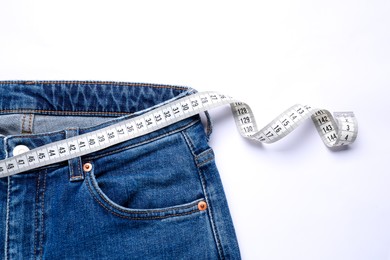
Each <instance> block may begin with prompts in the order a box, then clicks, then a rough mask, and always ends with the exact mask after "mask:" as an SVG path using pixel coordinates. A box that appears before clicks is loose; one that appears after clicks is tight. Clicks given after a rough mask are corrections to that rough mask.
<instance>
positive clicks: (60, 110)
mask: <svg viewBox="0 0 390 260" xmlns="http://www.w3.org/2000/svg"><path fill="white" fill-rule="evenodd" d="M194 92H196V90H194V89H192V88H189V87H183V86H170V85H159V84H144V83H126V82H99V81H95V82H93V81H0V97H1V98H0V158H1V159H4V158H6V157H10V156H13V149H14V148H15V147H16V146H17V145H25V146H27V147H28V148H29V149H34V148H36V147H39V146H42V145H45V144H48V143H51V142H54V141H59V140H62V139H65V138H70V137H72V136H75V135H80V134H83V133H87V132H91V131H94V130H98V129H100V128H103V127H105V126H109V125H110V124H113V123H116V122H119V121H121V120H125V119H128V118H130V117H134V116H137V115H139V114H142V113H144V112H146V111H148V110H150V109H153V108H157V107H158V106H161V105H163V104H165V103H168V102H171V101H173V100H175V99H179V98H181V97H184V96H186V95H190V94H192V93H194ZM77 120H78V121H77ZM195 120H199V118H198V117H196V118H195V117H192V118H188V119H185V120H183V121H180V122H178V123H175V124H173V125H171V126H168V127H166V128H165V129H160V130H158V131H156V132H153V133H151V134H148V135H147V136H143V137H139V138H137V140H130V141H128V142H130V143H138V142H143V141H145V140H147V139H152V138H156V137H157V136H160V135H164V134H166V133H169V132H172V131H177V130H180V129H182V128H184V127H186V126H188V125H191V124H193V122H194V121H195ZM75 122H78V123H75ZM78 124H79V125H80V126H78ZM45 129H47V130H45ZM120 145H121V144H119V146H120ZM124 145H127V146H128V145H129V143H127V142H126V144H124ZM108 149H110V148H108ZM115 149H118V147H116V148H115ZM106 152H107V151H106ZM97 153H99V152H97ZM90 156H93V154H91V155H90Z"/></svg>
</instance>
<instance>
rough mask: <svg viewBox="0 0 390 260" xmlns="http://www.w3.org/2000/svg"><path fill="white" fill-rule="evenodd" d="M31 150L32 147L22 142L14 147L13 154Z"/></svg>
mask: <svg viewBox="0 0 390 260" xmlns="http://www.w3.org/2000/svg"><path fill="white" fill-rule="evenodd" d="M28 151H30V148H28V147H27V146H25V145H23V144H20V145H17V146H15V147H14V150H13V151H12V154H13V155H14V156H16V155H19V154H22V153H25V152H28Z"/></svg>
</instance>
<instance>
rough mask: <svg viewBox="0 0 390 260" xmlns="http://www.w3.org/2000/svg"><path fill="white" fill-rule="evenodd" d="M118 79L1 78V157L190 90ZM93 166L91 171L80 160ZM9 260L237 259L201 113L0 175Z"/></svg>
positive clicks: (1, 229)
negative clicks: (58, 160) (99, 148)
mask: <svg viewBox="0 0 390 260" xmlns="http://www.w3.org/2000/svg"><path fill="white" fill-rule="evenodd" d="M193 92H194V90H193V89H191V88H187V87H178V86H167V85H153V84H135V83H114V82H31V81H29V82H28V81H10V82H0V158H1V159H4V158H7V157H10V156H13V151H14V148H15V147H16V146H18V145H25V146H27V147H28V148H29V149H33V148H36V147H39V146H41V145H45V144H47V143H50V142H53V141H58V140H63V139H66V138H70V137H73V136H76V135H79V134H83V133H87V132H90V131H94V130H97V129H100V128H102V127H105V126H109V125H110V124H113V123H116V122H119V121H121V120H125V119H128V118H130V117H134V116H136V115H139V114H142V113H144V112H145V111H148V110H150V109H152V108H156V107H158V106H160V105H162V104H164V103H167V102H170V101H172V100H175V99H178V98H180V97H183V96H186V95H189V94H191V93H193ZM86 163H90V164H91V165H92V170H86V169H85V168H84V167H83V165H85V164H86ZM0 223H1V225H0V237H1V239H0V249H2V250H4V251H3V253H2V254H1V255H2V257H1V258H2V259H240V254H239V249H238V244H237V240H236V236H235V232H234V228H233V224H232V220H231V217H230V213H229V209H228V205H227V202H226V198H225V194H224V191H223V187H222V184H221V180H220V178H219V174H218V171H217V168H216V165H215V161H214V154H213V151H212V149H211V148H210V147H209V146H208V143H207V136H206V134H205V131H204V127H203V125H202V123H201V121H200V117H199V116H193V117H190V118H187V119H185V120H182V121H180V122H177V123H175V124H173V125H170V126H168V127H165V128H163V129H160V130H157V131H155V132H152V133H150V134H148V135H145V136H141V137H138V138H135V139H132V140H129V141H126V142H124V143H121V144H118V145H115V146H112V147H109V148H107V149H104V150H102V151H98V152H94V153H91V154H88V155H85V156H82V157H78V158H74V159H71V160H69V161H66V162H62V163H57V164H53V165H49V166H46V167H43V168H40V169H37V170H32V171H29V172H24V173H20V174H17V175H14V176H11V177H7V178H1V179H0Z"/></svg>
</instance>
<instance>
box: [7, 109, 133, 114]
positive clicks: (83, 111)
mask: <svg viewBox="0 0 390 260" xmlns="http://www.w3.org/2000/svg"><path fill="white" fill-rule="evenodd" d="M34 112H38V113H51V114H61V115H84V114H86V115H95V114H102V115H104V114H109V115H131V114H133V113H131V112H115V111H94V110H74V111H71V110H46V109H30V108H26V109H23V108H22V109H1V110H0V114H2V113H10V114H11V113H34Z"/></svg>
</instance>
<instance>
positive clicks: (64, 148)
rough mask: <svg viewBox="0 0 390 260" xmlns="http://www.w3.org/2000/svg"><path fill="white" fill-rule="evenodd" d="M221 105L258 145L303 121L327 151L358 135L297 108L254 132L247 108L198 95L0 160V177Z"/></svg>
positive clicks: (352, 124)
mask: <svg viewBox="0 0 390 260" xmlns="http://www.w3.org/2000/svg"><path fill="white" fill-rule="evenodd" d="M225 104H230V106H231V109H232V112H233V115H234V119H235V122H236V125H237V128H238V131H239V132H240V134H241V135H242V136H244V137H246V138H249V139H252V140H255V141H259V142H262V143H273V142H276V141H278V140H280V139H282V138H283V137H285V136H286V135H288V134H289V133H291V132H292V131H293V130H294V129H295V128H297V127H298V126H299V125H300V124H301V123H302V122H303V121H304V120H305V119H307V118H309V117H311V118H312V120H313V122H314V124H315V126H316V128H317V131H318V133H319V134H320V136H321V138H322V140H323V142H324V143H325V144H326V145H327V146H328V147H337V146H344V145H348V144H351V143H352V142H353V141H355V139H356V136H357V132H358V127H357V121H356V118H355V116H354V114H353V113H352V112H343V113H335V114H334V117H333V116H332V115H331V113H329V111H327V110H324V109H314V108H311V107H309V106H301V105H295V106H292V107H291V108H289V109H287V110H286V111H285V112H284V113H282V114H281V115H280V116H278V117H277V118H276V119H275V120H273V121H272V122H271V123H269V124H268V125H267V126H265V127H264V128H262V129H260V130H259V129H258V128H257V125H256V121H255V118H254V115H253V113H252V110H251V108H250V107H249V106H248V105H247V104H245V103H242V102H240V101H238V100H235V99H234V98H232V97H229V96H226V95H222V94H219V93H216V92H199V93H195V94H192V95H190V96H186V97H184V98H181V99H178V100H176V101H174V102H171V103H169V104H166V105H163V106H160V107H159V108H157V109H155V110H151V111H149V112H147V113H144V114H142V115H140V116H137V117H134V118H131V119H128V120H124V121H121V122H119V123H116V124H113V125H110V126H108V127H105V128H102V129H99V130H96V131H93V132H89V133H86V134H82V135H79V136H75V137H71V138H68V139H65V140H61V141H57V142H52V143H50V144H47V145H44V146H40V147H38V148H35V149H33V150H30V151H28V152H25V153H22V154H19V155H16V156H13V157H11V158H7V159H5V160H2V161H0V177H6V176H11V175H14V174H17V173H21V172H25V171H29V170H32V169H36V168H39V167H42V166H46V165H50V164H53V163H57V162H61V161H66V160H69V159H72V158H75V157H79V156H83V155H86V154H89V153H92V152H95V151H99V150H102V149H105V148H107V147H110V146H112V145H115V144H118V143H121V142H124V141H127V140H130V139H132V138H135V137H139V136H142V135H145V134H148V133H151V132H153V131H156V130H158V129H160V128H163V127H165V126H168V125H170V124H173V123H175V122H178V121H180V120H183V119H185V118H187V117H190V116H193V115H195V114H198V113H200V112H203V111H206V110H209V109H213V108H215V107H218V106H221V105H225ZM336 121H337V123H336Z"/></svg>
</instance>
